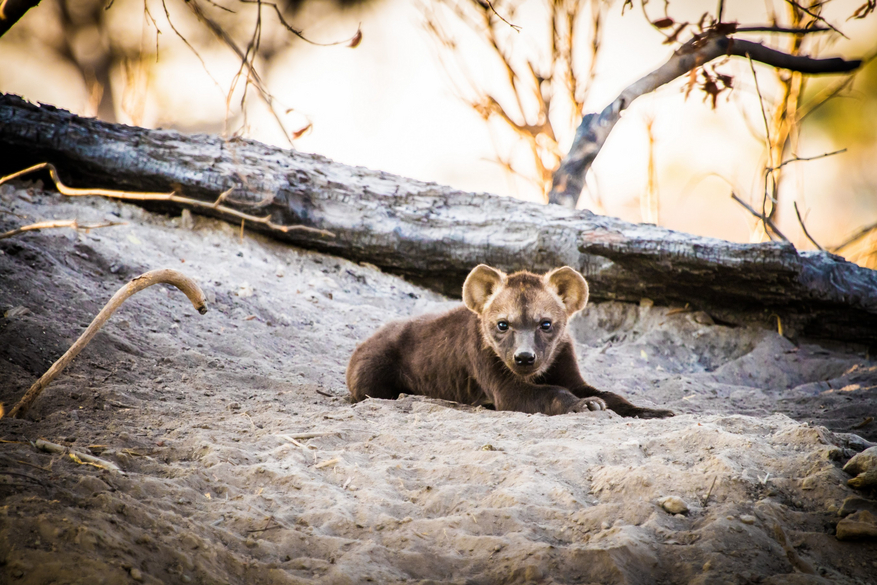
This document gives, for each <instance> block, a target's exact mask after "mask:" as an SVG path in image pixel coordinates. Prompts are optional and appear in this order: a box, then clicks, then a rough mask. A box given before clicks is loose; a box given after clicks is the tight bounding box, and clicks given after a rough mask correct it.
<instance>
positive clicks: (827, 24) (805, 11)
mask: <svg viewBox="0 0 877 585" xmlns="http://www.w3.org/2000/svg"><path fill="white" fill-rule="evenodd" d="M786 3H788V4H789V5H791V6H793V7H795V8H797V9H798V10H800V11H801V12H803V13H804V14H808V15H810V16H812V17H813V18H814V19H816V20H818V21H819V22H822V23H824V24H825V26H827V27H828V28H830V29H831V30H833V31H834V32H836V33H837V34H839V35H840V36H842V37H843V38H845V39H847V40H849V39H850V37H848V36H847V35H845V34H843V33H842V32H841V31H840V29H838V28H836V27H835V26H833V25H832V24H831V23H830V22H828V21H827V20H825V19H824V18H823V17H822V16H820V15H819V14H816V13H815V12H813V11H812V10H810V9H808V8H805V7H803V6H801V5H800V4H798V3H797V2H795V0H786Z"/></svg>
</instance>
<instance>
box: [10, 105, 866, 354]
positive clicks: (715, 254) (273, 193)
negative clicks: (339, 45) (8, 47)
mask: <svg viewBox="0 0 877 585" xmlns="http://www.w3.org/2000/svg"><path fill="white" fill-rule="evenodd" d="M46 161H47V162H51V163H54V164H55V165H56V166H57V167H58V168H59V170H60V173H61V175H62V179H63V180H64V182H65V183H67V184H68V185H71V186H75V187H81V188H85V187H103V188H110V189H131V190H148V191H162V190H164V191H170V190H171V189H174V190H176V191H177V193H178V194H180V195H183V196H186V197H190V198H194V199H199V200H202V201H209V202H213V201H215V200H216V199H217V198H218V197H219V196H220V195H221V194H222V193H224V192H226V191H228V190H229V189H233V191H231V192H230V193H228V194H227V195H226V196H225V198H224V199H223V204H224V205H228V206H232V207H235V208H236V209H239V210H241V211H245V212H247V213H251V214H253V215H270V216H271V220H272V222H273V223H275V224H284V225H293V224H303V225H306V226H311V227H316V228H320V229H324V230H328V231H330V232H332V233H333V234H334V237H326V236H324V235H320V234H317V233H312V232H309V231H295V230H293V231H289V232H285V233H284V232H280V231H277V230H275V229H272V228H271V227H270V226H268V225H264V224H256V223H250V224H247V229H249V230H257V231H262V232H265V233H269V234H270V235H272V236H273V237H276V238H278V239H281V240H284V241H287V242H289V243H291V244H295V245H297V246H301V247H305V248H310V249H315V250H320V251H323V252H327V253H331V254H337V255H339V256H343V257H346V258H350V259H353V260H358V261H367V262H370V263H372V264H375V265H377V266H379V267H381V268H382V269H385V270H387V271H389V272H394V273H398V274H401V275H403V276H406V277H408V278H410V279H411V280H414V281H416V282H419V283H421V284H425V285H427V286H430V287H432V288H434V289H437V290H440V291H442V292H445V293H448V294H452V295H456V296H459V293H460V286H461V285H462V282H463V279H464V278H465V276H466V274H467V273H468V272H469V270H470V269H471V268H472V267H473V266H475V265H476V264H479V263H486V264H490V265H493V266H496V267H498V268H501V269H503V270H506V271H511V270H521V269H527V270H532V271H536V272H540V271H546V270H548V269H551V268H554V267H557V266H561V265H569V266H572V267H574V268H577V269H579V270H580V271H581V272H582V273H583V274H584V275H585V276H586V278H587V279H588V281H589V282H590V285H591V295H592V298H593V299H595V300H601V299H618V300H624V301H634V302H638V301H640V300H641V299H642V298H649V299H652V300H653V301H654V302H656V303H658V304H667V305H678V306H681V305H685V304H686V303H688V304H689V305H690V306H691V307H692V308H697V309H702V310H705V311H707V312H708V313H710V314H711V315H713V316H714V317H716V318H717V319H719V320H722V321H725V322H730V323H735V324H736V323H747V322H759V323H762V324H763V325H765V326H772V327H776V319H775V316H778V317H779V318H781V319H782V324H783V328H784V332H785V333H786V334H787V335H806V336H812V337H824V338H832V339H839V340H846V341H858V342H863V343H869V344H874V343H875V342H877V292H875V291H877V272H874V271H871V270H868V269H865V268H861V267H859V266H856V265H855V264H851V263H849V262H846V261H845V260H843V259H842V258H839V257H837V256H833V255H831V254H827V253H823V252H801V253H799V252H797V251H796V250H795V248H794V247H792V246H791V245H789V244H781V243H776V242H773V243H764V244H735V243H731V242H726V241H723V240H716V239H711V238H703V237H699V236H693V235H689V234H684V233H680V232H674V231H671V230H668V229H664V228H660V227H656V226H652V225H643V224H632V223H627V222H624V221H621V220H619V219H616V218H612V217H606V216H598V215H594V214H593V213H590V212H588V211H573V210H569V209H566V208H564V207H560V206H555V205H551V206H544V205H537V204H533V203H526V202H522V201H518V200H515V199H510V198H505V197H496V196H493V195H487V194H483V193H478V194H476V193H466V192H462V191H456V190H453V189H450V188H448V187H443V186H440V185H436V184H433V183H423V182H420V181H415V180H412V179H406V178H402V177H397V176H395V175H391V174H389V173H384V172H380V171H372V170H369V169H365V168H361V167H349V166H346V165H342V164H338V163H335V162H332V161H330V160H328V159H326V158H324V157H321V156H317V155H311V154H303V153H298V152H294V151H288V150H284V149H280V148H275V147H271V146H266V145H264V144H261V143H258V142H254V141H250V140H241V139H232V140H223V139H222V138H220V137H218V136H209V135H191V136H185V135H182V134H179V133H177V132H173V131H167V130H146V129H143V128H134V127H129V126H122V125H117V124H106V123H103V122H100V121H97V120H93V119H84V118H79V117H77V116H74V115H72V114H70V113H68V112H65V111H63V110H58V109H55V108H52V107H50V106H42V107H40V106H35V105H32V104H29V103H27V102H25V101H23V100H21V99H20V98H18V97H15V96H0V172H2V173H4V174H5V173H9V172H12V171H17V170H20V169H23V168H25V167H26V166H28V165H31V164H34V163H38V162H46ZM154 205H159V206H161V209H164V210H171V209H172V208H173V207H177V208H179V206H178V205H174V204H172V203H168V202H163V203H160V204H154ZM193 211H195V212H198V213H208V214H210V215H214V216H217V217H223V216H222V214H221V213H219V212H218V211H216V210H210V209H207V210H205V209H201V208H196V209H193ZM224 219H229V220H230V221H233V222H234V223H237V224H239V223H240V220H239V219H235V218H224Z"/></svg>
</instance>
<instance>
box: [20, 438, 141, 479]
mask: <svg viewBox="0 0 877 585" xmlns="http://www.w3.org/2000/svg"><path fill="white" fill-rule="evenodd" d="M34 447H36V448H37V449H39V450H40V451H45V452H46V453H54V454H56V455H66V456H68V457H70V458H71V459H72V460H73V461H76V462H77V463H80V464H82V463H85V464H88V465H94V466H95V467H99V468H101V469H106V470H109V471H113V472H115V473H121V474H124V473H125V472H124V471H122V468H121V467H119V466H118V465H116V464H115V463H113V462H112V461H107V460H106V459H101V458H99V457H95V456H94V455H88V454H87V453H82V452H81V451H74V450H73V449H70V448H69V447H65V446H63V445H58V444H56V443H50V442H49V441H46V440H44V439H37V440H36V441H35V442H34Z"/></svg>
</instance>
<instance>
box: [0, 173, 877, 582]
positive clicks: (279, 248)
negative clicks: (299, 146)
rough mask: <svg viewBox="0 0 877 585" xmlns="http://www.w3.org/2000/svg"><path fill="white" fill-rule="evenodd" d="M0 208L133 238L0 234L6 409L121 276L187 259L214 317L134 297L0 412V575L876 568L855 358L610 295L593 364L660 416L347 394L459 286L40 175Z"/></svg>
mask: <svg viewBox="0 0 877 585" xmlns="http://www.w3.org/2000/svg"><path fill="white" fill-rule="evenodd" d="M0 211H2V213H0V230H7V229H12V228H13V227H17V226H19V225H22V224H25V223H30V222H31V221H36V220H45V219H52V218H59V219H69V218H74V217H75V218H78V219H79V220H80V221H81V222H87V221H103V220H115V221H125V222H127V224H126V225H123V226H117V227H111V228H105V229H100V230H94V231H92V232H90V233H84V232H73V231H71V230H46V231H43V232H39V233H30V234H25V235H20V236H16V237H14V238H10V239H6V240H2V241H0V314H4V315H5V317H3V318H2V319H0V358H2V359H0V401H2V402H3V403H4V404H5V405H6V407H7V409H8V408H9V407H11V405H12V404H13V403H14V402H15V401H16V400H17V399H18V398H19V397H20V396H21V395H22V394H23V393H24V391H25V390H26V389H27V388H28V387H29V385H30V384H31V383H32V382H33V381H34V380H35V379H36V378H37V377H39V375H41V374H42V373H43V372H44V371H45V370H46V369H47V368H48V366H49V365H51V363H52V362H53V361H54V360H55V359H57V358H58V357H59V356H60V355H61V354H62V353H63V351H65V350H66V349H67V347H69V345H70V344H71V343H72V341H73V340H74V339H75V338H76V337H77V336H78V335H79V334H80V333H81V332H82V330H83V329H84V328H85V326H86V325H87V324H88V323H89V322H90V320H91V319H92V317H93V316H94V315H95V314H96V313H97V312H98V310H99V309H100V307H101V306H102V305H103V303H104V302H105V301H106V300H107V299H108V298H109V297H110V296H111V295H112V293H113V292H114V291H115V290H116V289H117V288H118V287H119V286H121V285H122V284H123V283H124V282H126V281H127V280H128V279H130V278H131V277H133V276H136V275H138V274H140V273H142V272H145V271H147V270H150V269H154V268H162V267H171V268H176V269H179V270H181V271H183V272H185V273H186V274H188V275H189V276H191V277H193V278H195V279H196V280H197V281H198V282H199V283H200V284H201V286H202V287H203V288H204V290H205V292H206V294H207V297H208V300H209V306H210V311H209V312H208V313H207V314H206V315H204V316H201V315H198V314H197V313H196V312H195V310H194V309H193V308H192V306H191V305H190V304H189V303H188V301H187V300H186V298H185V297H184V296H183V295H182V294H181V293H180V292H179V291H176V290H175V289H171V288H165V287H154V288H151V289H149V290H146V291H144V292H141V293H139V294H138V295H137V296H135V297H134V298H132V299H131V300H130V301H129V302H128V303H127V304H126V305H125V306H124V307H123V308H122V309H121V310H120V311H119V312H118V313H117V315H116V316H115V317H113V319H112V320H111V321H110V322H109V323H108V324H107V326H106V327H105V328H104V330H103V331H102V332H101V333H99V334H98V335H97V337H96V338H95V339H94V341H93V342H92V343H91V345H90V346H89V347H88V348H86V349H85V351H84V352H83V353H82V354H81V355H80V356H79V357H78V358H77V359H76V361H74V363H73V364H72V365H71V367H70V368H69V369H68V370H67V371H65V372H64V373H63V374H62V375H61V376H60V377H59V378H58V379H57V380H56V381H55V382H54V383H53V384H52V385H51V386H50V387H49V388H48V389H47V390H46V391H45V393H44V394H43V395H42V397H41V398H40V399H39V401H38V402H37V404H36V405H35V407H34V409H33V410H32V411H31V415H30V419H29V420H11V419H9V418H8V417H7V418H3V419H0V438H2V439H3V442H2V443H0V498H2V507H0V582H2V583H28V584H37V583H59V584H60V583H82V584H92V583H131V582H144V583H159V582H161V583H168V584H171V583H248V584H249V583H327V584H328V583H365V582H373V583H403V582H405V583H477V584H481V583H484V584H489V583H700V584H706V583H774V584H781V583H808V584H810V583H875V582H877V579H875V575H877V540H858V541H839V540H838V539H837V538H836V536H835V527H836V525H837V523H838V522H839V521H840V520H841V517H840V515H839V509H840V508H841V507H842V506H843V503H844V501H845V500H846V499H847V498H849V497H851V496H859V497H864V498H866V499H870V500H872V501H870V503H869V502H867V501H864V500H863V501H859V504H858V505H859V506H860V507H862V506H864V507H867V506H871V505H873V506H875V508H874V509H875V510H877V502H874V501H873V500H874V496H875V494H874V493H873V492H871V493H862V492H856V491H855V490H853V489H851V488H849V487H848V486H847V484H846V481H847V479H848V478H849V476H848V475H847V474H845V473H844V472H843V471H842V470H841V467H842V465H843V463H844V462H845V461H846V460H847V459H849V457H851V456H852V455H853V454H854V453H855V452H856V451H861V450H862V449H864V448H865V447H867V446H868V445H869V444H870V443H868V441H867V440H868V439H869V440H871V441H875V440H877V423H875V422H870V423H868V424H864V425H862V424H861V423H863V422H864V421H866V420H867V417H868V416H873V415H875V413H877V363H875V361H874V360H873V359H871V358H870V357H869V356H868V354H867V351H866V348H863V347H856V346H841V345H837V344H833V345H826V344H819V343H817V342H815V341H808V340H796V341H794V342H793V341H790V340H788V339H786V338H784V337H782V336H780V335H778V334H777V333H776V332H770V331H763V330H757V329H748V328H742V327H741V328H730V327H725V326H720V325H716V324H714V323H713V322H712V320H711V319H710V317H709V316H708V315H706V314H703V313H698V312H683V311H679V310H673V309H668V308H666V307H654V306H649V303H648V302H644V303H642V304H641V305H638V306H637V305H625V304H619V303H604V304H595V305H592V306H590V307H589V308H588V309H586V311H585V313H584V315H583V316H581V317H579V318H578V319H577V320H576V321H575V327H574V329H575V334H576V337H577V341H578V342H579V346H578V350H579V357H580V363H581V366H582V369H583V371H584V372H585V373H586V378H587V379H588V380H589V381H590V382H591V383H592V384H594V385H596V386H599V387H603V388H606V389H608V390H613V391H616V392H619V393H621V394H624V395H626V396H627V397H628V398H630V399H631V400H632V401H633V402H635V403H637V404H641V405H644V406H660V407H667V408H671V409H673V410H675V411H676V412H677V413H679V415H678V416H676V417H675V418H672V419H667V420H650V421H641V420H637V419H623V418H620V417H618V416H617V415H614V414H613V413H584V414H570V415H564V416H556V417H546V416H542V415H525V414H520V413H505V412H502V413H498V412H494V411H491V410H484V409H477V408H472V407H467V406H461V405H455V404H451V403H444V402H440V401H435V400H427V399H422V398H419V397H405V398H402V399H400V400H398V401H380V400H368V401H365V402H362V403H359V404H356V405H351V404H350V403H348V402H347V401H346V396H347V390H346V388H345V385H344V370H345V366H346V362H347V359H348V358H349V356H350V353H351V352H352V350H353V348H354V346H355V344H356V343H357V342H358V341H361V340H363V339H365V338H366V337H367V336H368V335H369V334H370V333H371V332H373V331H374V330H375V329H376V328H377V327H378V326H379V325H380V324H381V323H383V322H385V321H387V320H390V319H393V318H399V317H404V316H407V315H411V314H416V313H422V312H427V311H436V310H441V309H442V308H446V307H448V306H451V305H452V304H453V301H452V300H450V299H446V298H443V297H440V296H438V295H436V294H434V293H431V292H429V291H427V290H424V289H421V288H418V287H416V286H414V285H411V284H409V283H407V282H405V281H403V280H401V279H399V278H396V277H394V276H390V275H387V274H384V273H381V272H380V271H379V270H377V269H375V268H373V267H370V266H367V265H359V264H354V263H352V262H348V261H346V260H342V259H339V258H335V257H332V256H326V255H322V254H316V253H312V252H308V251H304V250H300V249H295V248H290V247H287V246H283V245H279V244H276V243H274V242H271V241H269V240H267V239H265V238H262V237H259V236H254V235H252V234H247V235H246V236H245V237H244V239H243V240H241V239H240V236H239V232H238V230H237V229H236V228H233V227H230V226H227V225H225V224H222V223H219V222H216V221H213V220H205V219H199V218H196V219H195V220H194V221H192V220H191V219H189V218H183V217H176V218H169V217H166V216H162V215H155V214H151V213H148V212H145V211H143V210H141V209H139V208H136V207H132V206H129V205H124V204H120V203H115V202H110V201H105V200H100V199H90V200H75V201H71V200H64V199H62V198H61V197H60V196H58V195H57V194H54V193H51V192H43V191H41V190H40V189H39V188H38V187H37V188H33V187H32V188H30V189H28V190H23V189H14V188H13V187H11V186H4V187H2V188H0ZM850 433H856V434H850ZM307 434H312V435H313V436H312V437H310V438H307ZM297 437H298V438H297ZM38 438H44V439H46V440H48V441H51V442H54V443H58V444H61V445H65V446H69V447H71V448H73V449H76V450H79V451H81V452H83V453H99V456H100V457H101V458H103V459H105V460H108V461H111V462H113V463H116V464H117V465H118V466H120V467H121V468H122V470H123V473H116V472H112V471H109V470H106V469H100V468H97V467H94V466H91V465H87V464H79V463H77V462H75V461H73V460H72V459H70V458H69V457H65V456H62V455H52V454H49V453H44V452H42V451H38V450H37V449H35V447H34V446H33V445H32V444H31V441H35V440H36V439H38ZM667 496H676V497H678V498H679V499H681V501H682V502H683V503H684V504H685V505H687V508H688V511H687V513H677V514H671V513H669V512H668V511H666V510H665V509H664V508H662V506H661V505H660V503H659V501H661V498H664V497H667ZM863 502H864V503H863ZM847 508H849V502H848V506H847Z"/></svg>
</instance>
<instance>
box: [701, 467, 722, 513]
mask: <svg viewBox="0 0 877 585" xmlns="http://www.w3.org/2000/svg"><path fill="white" fill-rule="evenodd" d="M717 479H719V476H718V475H717V476H715V477H713V483H712V485H711V486H710V489H709V491H708V492H707V493H706V497H705V498H704V499H703V505H704V506H706V503H707V502H708V501H709V499H710V496H711V495H712V493H713V488H714V487H716V480H717Z"/></svg>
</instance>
